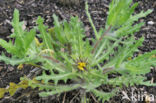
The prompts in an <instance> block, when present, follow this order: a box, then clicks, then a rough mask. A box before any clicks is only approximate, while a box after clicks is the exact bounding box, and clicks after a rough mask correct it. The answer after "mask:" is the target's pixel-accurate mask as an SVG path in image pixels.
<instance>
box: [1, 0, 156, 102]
mask: <svg viewBox="0 0 156 103" xmlns="http://www.w3.org/2000/svg"><path fill="white" fill-rule="evenodd" d="M93 1H94V2H93ZM135 1H139V6H138V8H137V9H136V12H140V11H141V10H147V9H153V12H152V13H151V14H150V15H149V16H148V17H146V18H143V19H140V20H141V21H145V26H144V27H142V29H141V31H140V32H138V33H136V34H135V35H136V37H137V38H138V37H141V36H142V35H143V36H145V38H146V39H145V41H144V45H143V46H142V47H140V48H139V49H140V52H141V53H142V52H148V51H151V50H154V49H156V1H155V0H135ZM109 2H110V1H109V0H90V1H89V11H90V13H91V16H92V18H93V21H94V24H95V25H96V28H97V29H99V28H100V27H104V24H105V20H106V16H107V11H108V4H109ZM14 8H17V9H18V10H19V11H20V15H21V16H20V19H21V20H22V21H25V23H26V26H27V28H32V27H33V26H34V25H35V22H34V21H35V20H36V18H37V17H38V16H42V17H44V18H45V24H47V25H49V26H53V23H52V22H53V19H52V15H53V14H54V13H55V14H56V15H57V16H59V18H60V20H63V19H66V20H69V18H70V16H76V15H77V16H79V18H80V19H81V20H82V21H83V22H84V24H85V29H86V34H87V35H86V36H87V37H93V33H92V29H91V28H90V24H89V22H88V19H87V17H86V14H85V9H84V8H85V7H84V2H80V4H78V5H72V6H71V5H62V4H60V3H58V2H57V1H55V0H0V38H3V39H6V40H8V35H10V34H11V29H12V27H11V25H10V22H11V19H12V14H13V10H14ZM2 51H4V49H3V48H1V47H0V53H1V52H2ZM32 70H33V68H32V67H30V66H25V67H24V69H22V70H18V69H17V68H16V66H15V67H13V66H11V65H6V64H5V63H3V62H0V88H2V87H3V88H4V87H7V86H8V85H9V82H15V83H18V82H19V81H20V77H22V76H24V75H28V74H29V73H30V72H31V71H32ZM146 76H147V79H148V80H152V79H153V82H156V68H151V72H150V73H148V74H147V75H146ZM102 88H104V89H106V90H109V89H110V88H109V87H107V86H103V87H102ZM133 88H136V90H141V91H144V92H147V93H149V94H154V95H155V99H156V87H146V86H136V87H133ZM131 89H132V87H131V88H125V89H123V90H122V91H125V92H127V93H130V91H131ZM77 94H78V91H71V92H69V93H65V94H62V95H61V96H60V97H58V96H52V97H47V98H40V97H39V96H38V95H37V93H35V91H33V92H32V90H31V89H29V88H28V89H26V90H21V91H19V93H17V94H15V96H13V97H9V96H8V95H7V94H6V95H5V97H4V98H2V99H0V103H62V101H65V103H69V102H71V103H79V102H80V98H79V94H78V95H77ZM75 95H77V96H76V97H75V98H73V97H74V96H75ZM63 97H65V99H63ZM88 98H91V100H92V101H91V102H92V103H94V102H95V103H96V101H95V100H94V99H93V98H92V96H91V95H90V94H88ZM121 98H122V93H119V94H117V95H116V96H115V97H113V98H112V99H111V100H110V101H109V102H108V103H128V102H130V101H128V100H126V101H121ZM72 99H73V101H72ZM97 103H98V102H97ZM139 103H145V102H139ZM155 103H156V101H155Z"/></svg>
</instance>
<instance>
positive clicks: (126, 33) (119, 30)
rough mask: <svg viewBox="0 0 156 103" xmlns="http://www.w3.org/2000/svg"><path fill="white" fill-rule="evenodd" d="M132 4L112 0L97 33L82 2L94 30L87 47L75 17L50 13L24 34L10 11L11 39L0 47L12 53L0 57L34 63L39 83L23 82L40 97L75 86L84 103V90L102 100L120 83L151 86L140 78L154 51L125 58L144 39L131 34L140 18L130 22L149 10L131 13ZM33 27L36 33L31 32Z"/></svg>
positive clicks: (154, 63)
mask: <svg viewBox="0 0 156 103" xmlns="http://www.w3.org/2000/svg"><path fill="white" fill-rule="evenodd" d="M137 5H138V3H133V4H132V0H112V2H111V3H110V5H109V12H108V17H107V21H106V25H105V28H101V29H100V30H99V31H97V30H96V28H95V26H94V24H93V21H92V19H91V16H90V14H89V12H88V5H87V3H86V14H87V16H88V19H89V22H90V23H91V26H92V28H93V31H94V34H95V38H94V39H92V42H93V45H90V43H89V40H85V41H84V40H83V38H84V37H85V30H84V26H83V23H82V22H81V21H80V20H79V18H78V17H71V18H70V21H69V22H68V21H66V20H63V21H61V22H60V21H59V20H58V17H57V16H56V15H53V19H54V27H53V28H50V29H48V26H45V25H44V24H43V23H44V19H43V18H41V17H38V19H37V21H36V23H37V27H35V28H34V29H32V30H30V32H29V31H26V30H23V29H22V23H21V22H19V12H18V10H17V9H15V11H14V18H13V21H12V26H13V28H14V33H13V34H12V35H11V37H12V38H14V40H15V41H14V42H13V41H9V42H6V41H5V40H3V39H0V45H1V46H2V47H3V48H5V49H6V51H7V52H8V53H10V54H12V57H11V58H10V57H7V56H5V55H4V54H3V55H2V56H0V60H2V61H5V62H6V63H8V64H12V65H17V64H33V65H34V66H35V65H37V64H36V63H39V62H40V64H41V65H40V68H41V69H42V74H40V75H38V76H36V77H35V80H38V81H41V82H34V80H31V79H30V78H24V79H26V80H28V84H29V86H31V87H32V88H36V87H38V88H39V90H40V91H41V92H40V93H39V95H40V96H42V97H46V96H49V95H55V94H61V93H64V92H68V91H71V90H75V89H78V90H80V91H81V97H82V98H81V102H82V103H86V100H87V99H86V93H87V92H92V93H93V94H94V95H95V96H96V97H97V98H98V99H99V100H102V101H103V102H104V101H105V100H109V98H111V97H112V96H114V95H115V93H116V92H117V91H118V90H119V88H122V86H123V85H125V86H129V85H130V86H133V85H134V84H137V85H155V84H150V82H149V81H144V80H145V79H146V77H145V76H144V75H145V74H146V73H148V72H150V67H151V66H156V58H152V57H151V56H152V55H156V50H153V51H151V52H148V53H144V54H140V55H138V56H137V57H135V58H133V59H130V60H129V59H128V58H130V57H133V54H134V52H137V51H138V47H139V46H142V43H143V41H144V37H141V38H139V39H135V37H134V35H133V34H134V33H135V32H137V31H139V30H140V28H141V27H142V26H143V25H144V22H140V23H138V24H135V23H134V22H135V21H138V19H139V18H141V17H145V16H147V15H148V14H149V13H151V12H152V10H147V11H146V12H143V11H142V12H140V13H138V14H134V10H135V8H136V7H137ZM36 30H39V32H40V34H36ZM37 38H39V39H40V40H41V41H42V42H39V41H38V39H37ZM104 61H105V62H104ZM47 72H48V73H47ZM112 73H119V74H120V76H116V77H115V78H108V75H110V74H112ZM62 81H63V82H62ZM69 81H70V82H69ZM103 84H105V85H112V86H113V90H112V91H111V92H104V91H101V90H100V89H98V87H100V86H101V85H103Z"/></svg>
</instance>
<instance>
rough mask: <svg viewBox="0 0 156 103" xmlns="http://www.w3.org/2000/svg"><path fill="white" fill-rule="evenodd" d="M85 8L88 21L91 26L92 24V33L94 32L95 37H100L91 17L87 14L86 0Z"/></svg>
mask: <svg viewBox="0 0 156 103" xmlns="http://www.w3.org/2000/svg"><path fill="white" fill-rule="evenodd" d="M85 8H86V15H87V16H88V19H89V22H90V24H91V26H92V28H93V31H94V33H95V38H96V39H99V38H100V37H99V35H98V32H97V31H96V28H95V26H94V24H93V21H92V19H91V16H90V14H89V11H88V2H87V1H86V3H85Z"/></svg>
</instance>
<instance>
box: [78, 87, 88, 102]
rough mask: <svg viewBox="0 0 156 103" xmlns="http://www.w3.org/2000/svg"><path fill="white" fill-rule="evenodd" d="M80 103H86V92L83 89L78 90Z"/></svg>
mask: <svg viewBox="0 0 156 103" xmlns="http://www.w3.org/2000/svg"><path fill="white" fill-rule="evenodd" d="M80 97H81V103H87V100H86V91H85V90H84V89H81V90H80Z"/></svg>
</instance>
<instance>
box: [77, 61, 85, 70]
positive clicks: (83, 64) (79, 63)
mask: <svg viewBox="0 0 156 103" xmlns="http://www.w3.org/2000/svg"><path fill="white" fill-rule="evenodd" d="M77 67H78V69H79V70H82V71H84V69H85V68H86V63H84V62H78V66H77Z"/></svg>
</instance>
